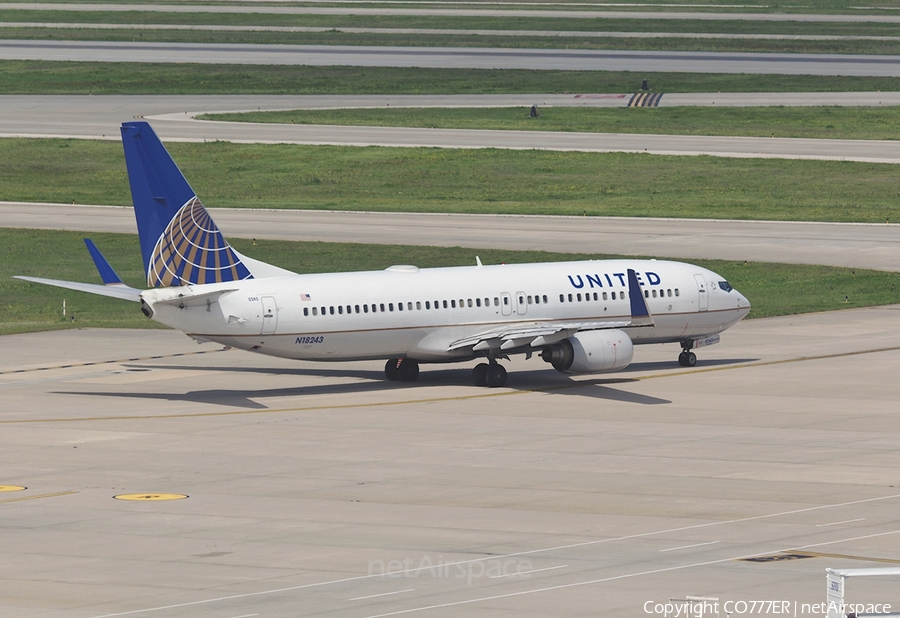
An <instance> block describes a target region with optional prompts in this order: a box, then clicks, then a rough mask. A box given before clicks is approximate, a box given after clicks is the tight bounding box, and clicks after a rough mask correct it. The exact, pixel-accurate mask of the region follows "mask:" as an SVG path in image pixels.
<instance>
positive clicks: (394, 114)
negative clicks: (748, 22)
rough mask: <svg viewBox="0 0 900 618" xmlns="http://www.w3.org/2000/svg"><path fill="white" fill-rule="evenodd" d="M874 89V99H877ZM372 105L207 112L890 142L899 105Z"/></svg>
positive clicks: (898, 132)
mask: <svg viewBox="0 0 900 618" xmlns="http://www.w3.org/2000/svg"><path fill="white" fill-rule="evenodd" d="M877 97H878V95H877V93H876V94H874V95H872V103H876V102H877ZM529 111H530V110H529V108H526V107H521V108H459V109H448V108H421V109H409V108H390V109H387V108H377V109H374V108H373V109H334V110H294V111H279V112H250V113H243V114H209V115H204V116H201V118H204V119H209V120H226V121H231V122H267V123H281V124H335V125H354V126H388V127H416V128H428V127H431V128H440V129H503V130H515V131H578V132H589V133H600V132H602V133H653V134H659V133H668V134H674V135H742V136H752V137H802V138H832V139H867V140H883V139H889V140H894V139H897V137H898V136H900V107H780V106H778V107H656V108H583V107H543V108H540V110H539V112H540V115H539V117H537V118H531V117H529Z"/></svg>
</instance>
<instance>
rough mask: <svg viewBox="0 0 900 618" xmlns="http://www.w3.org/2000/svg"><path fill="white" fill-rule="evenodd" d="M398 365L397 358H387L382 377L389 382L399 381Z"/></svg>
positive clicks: (399, 361) (398, 360)
mask: <svg viewBox="0 0 900 618" xmlns="http://www.w3.org/2000/svg"><path fill="white" fill-rule="evenodd" d="M400 363H401V360H400V359H399V358H389V359H388V360H387V362H386V363H385V364H384V377H386V378H387V379H388V380H390V381H391V382H394V381H396V380H399V379H400Z"/></svg>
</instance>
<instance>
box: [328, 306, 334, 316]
mask: <svg viewBox="0 0 900 618" xmlns="http://www.w3.org/2000/svg"><path fill="white" fill-rule="evenodd" d="M328 313H330V314H331V315H334V307H329V308H328Z"/></svg>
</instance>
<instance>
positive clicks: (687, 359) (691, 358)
mask: <svg viewBox="0 0 900 618" xmlns="http://www.w3.org/2000/svg"><path fill="white" fill-rule="evenodd" d="M678 364H679V365H681V366H682V367H693V366H694V365H696V364H697V355H696V354H694V353H693V352H687V351H685V352H682V353H681V354H679V355H678Z"/></svg>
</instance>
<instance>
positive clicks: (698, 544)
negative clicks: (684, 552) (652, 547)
mask: <svg viewBox="0 0 900 618" xmlns="http://www.w3.org/2000/svg"><path fill="white" fill-rule="evenodd" d="M721 542H722V541H710V542H709V543H694V544H693V545H682V546H680V547H670V548H669V549H661V550H659V553H663V552H667V551H676V550H678V549H688V548H689V547H702V546H704V545H715V544H716V543H721Z"/></svg>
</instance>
